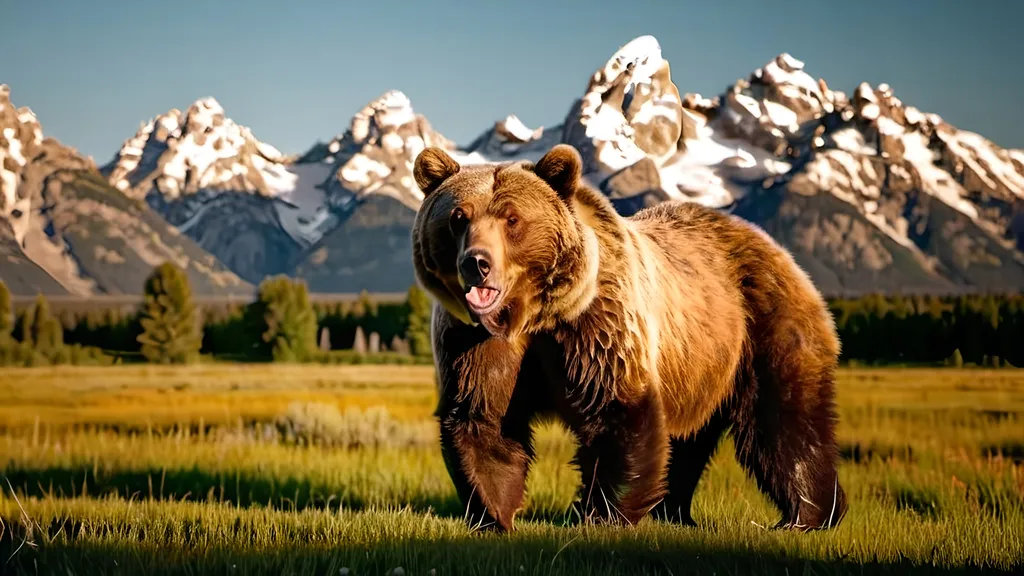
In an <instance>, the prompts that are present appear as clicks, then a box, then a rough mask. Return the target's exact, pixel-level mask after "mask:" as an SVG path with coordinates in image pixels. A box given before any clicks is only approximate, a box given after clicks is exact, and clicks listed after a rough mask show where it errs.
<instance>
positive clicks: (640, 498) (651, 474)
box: [574, 389, 669, 524]
mask: <svg viewBox="0 0 1024 576" xmlns="http://www.w3.org/2000/svg"><path fill="white" fill-rule="evenodd" d="M575 433H576V437H577V439H578V440H579V445H580V447H579V451H578V452H577V454H576V459H575V461H576V464H577V465H578V466H579V468H580V473H581V475H582V480H583V484H582V487H581V489H580V499H579V501H578V502H577V503H576V504H575V505H574V509H575V510H576V513H577V514H578V515H579V516H580V519H581V520H582V521H584V522H588V521H597V522H611V523H618V522H623V521H624V522H626V523H628V524H636V523H637V522H639V521H640V520H641V519H642V518H643V517H644V516H645V515H647V513H648V512H649V511H650V510H651V509H652V508H653V507H654V506H655V505H657V504H658V502H660V501H661V499H662V498H663V497H664V495H665V475H666V468H667V463H668V449H669V439H668V431H667V429H666V427H665V414H664V409H663V407H662V403H661V398H660V396H659V394H658V392H657V390H650V389H649V390H648V391H647V392H646V393H645V394H644V396H642V397H641V398H638V399H635V400H632V401H628V402H622V401H619V400H613V401H611V402H610V403H609V404H608V405H607V406H605V407H603V408H602V409H601V410H599V411H598V412H596V413H595V414H593V415H587V416H585V417H583V418H581V420H580V421H579V424H578V426H576V427H575Z"/></svg>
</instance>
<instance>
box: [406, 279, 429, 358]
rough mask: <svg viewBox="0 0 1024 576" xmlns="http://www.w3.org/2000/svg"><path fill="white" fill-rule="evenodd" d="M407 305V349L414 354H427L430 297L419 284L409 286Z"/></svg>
mask: <svg viewBox="0 0 1024 576" xmlns="http://www.w3.org/2000/svg"><path fill="white" fill-rule="evenodd" d="M406 303H407V304H408V307H409V328H408V331H407V333H406V337H407V338H408V340H409V351H410V352H412V354H413V355H415V356H429V355H430V353H431V351H430V318H431V308H432V307H433V306H432V304H431V302H430V297H429V296H427V293H426V292H425V291H424V290H423V289H422V288H420V287H419V286H416V285H413V286H412V287H411V288H409V296H408V299H407V302H406Z"/></svg>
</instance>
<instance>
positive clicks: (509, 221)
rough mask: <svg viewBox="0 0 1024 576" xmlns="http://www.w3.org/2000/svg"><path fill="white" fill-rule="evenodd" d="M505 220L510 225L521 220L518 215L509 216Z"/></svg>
mask: <svg viewBox="0 0 1024 576" xmlns="http://www.w3.org/2000/svg"><path fill="white" fill-rule="evenodd" d="M505 221H506V222H508V225H509V226H515V225H516V223H517V222H519V218H517V217H516V216H509V217H508V218H506V219H505Z"/></svg>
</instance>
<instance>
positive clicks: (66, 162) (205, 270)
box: [0, 85, 252, 296]
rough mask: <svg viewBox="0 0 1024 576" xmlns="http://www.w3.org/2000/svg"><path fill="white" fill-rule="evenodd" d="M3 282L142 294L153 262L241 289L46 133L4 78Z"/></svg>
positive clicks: (206, 286)
mask: <svg viewBox="0 0 1024 576" xmlns="http://www.w3.org/2000/svg"><path fill="white" fill-rule="evenodd" d="M0 259H2V260H0V279H2V280H3V281H4V282H5V283H6V284H7V285H8V287H9V288H10V289H11V291H12V292H13V293H15V294H25V295H31V294H35V293H37V292H43V293H47V294H75V295H82V296H87V295H92V294H101V293H105V294H120V293H138V292H139V291H140V290H141V289H142V286H143V284H144V281H145V277H146V276H147V275H148V274H149V273H150V272H151V271H152V269H153V267H154V266H157V265H159V264H160V263H162V262H164V261H166V260H172V261H174V262H176V263H178V264H179V265H181V266H182V267H184V268H185V269H186V270H187V271H188V274H189V277H190V278H191V280H192V283H193V286H194V289H195V290H196V292H198V293H201V294H223V293H246V292H249V291H251V289H252V287H251V286H248V285H246V284H245V283H244V282H242V281H241V280H240V279H239V278H238V277H237V276H236V275H235V274H233V273H232V272H231V271H229V270H228V269H227V268H226V267H225V266H224V265H223V264H221V263H220V262H219V261H217V259H216V258H214V257H213V256H211V255H210V254H208V253H206V252H204V251H203V250H202V249H200V248H199V247H198V246H196V245H195V244H194V243H193V242H191V241H190V240H188V239H187V238H184V237H182V236H181V234H180V233H179V232H178V230H177V229H175V228H174V227H172V226H170V225H168V224H167V223H166V222H165V221H164V220H163V219H162V218H160V217H159V216H158V215H157V214H155V213H154V212H152V211H151V210H149V209H148V208H147V207H146V206H145V205H144V204H140V203H138V202H135V201H133V200H131V199H130V198H128V197H126V196H125V195H124V194H122V193H120V192H118V191H117V190H115V189H114V188H112V187H111V186H110V185H109V184H107V182H106V181H105V180H104V179H103V178H102V176H101V175H100V174H99V172H98V171H97V169H96V166H95V164H94V163H93V162H92V160H91V159H86V158H83V157H82V156H80V155H79V154H78V153H77V152H76V151H75V150H74V149H72V148H69V147H66V146H63V145H62V144H60V143H59V142H58V141H56V140H54V139H53V138H45V137H44V136H43V131H42V128H41V127H40V125H39V122H38V121H37V119H36V117H35V115H34V114H33V113H32V111H31V110H29V109H28V108H15V107H14V105H13V104H12V103H11V99H10V91H9V89H8V87H7V86H5V85H0Z"/></svg>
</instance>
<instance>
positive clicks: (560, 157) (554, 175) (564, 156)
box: [533, 144, 583, 202]
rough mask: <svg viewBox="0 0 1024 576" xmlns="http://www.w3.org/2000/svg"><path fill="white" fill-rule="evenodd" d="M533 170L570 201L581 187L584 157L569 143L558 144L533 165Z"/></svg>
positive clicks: (561, 196) (559, 194)
mask: <svg viewBox="0 0 1024 576" xmlns="http://www.w3.org/2000/svg"><path fill="white" fill-rule="evenodd" d="M533 171H534V173H535V174H537V176H540V178H541V180H543V181H545V182H547V183H548V186H551V188H552V189H553V190H554V191H555V192H556V193H557V194H558V196H559V197H560V198H561V199H562V200H565V201H566V202H568V201H569V200H571V199H572V196H573V195H574V194H575V193H576V188H578V187H579V180H580V175H581V174H582V173H583V158H581V157H580V153H579V152H577V151H576V148H574V147H572V146H570V145H569V144H558V145H557V146H555V147H553V148H552V149H551V150H548V153H547V154H545V155H544V156H543V157H542V158H541V159H540V160H538V161H537V164H536V165H535V166H534V167H533Z"/></svg>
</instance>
